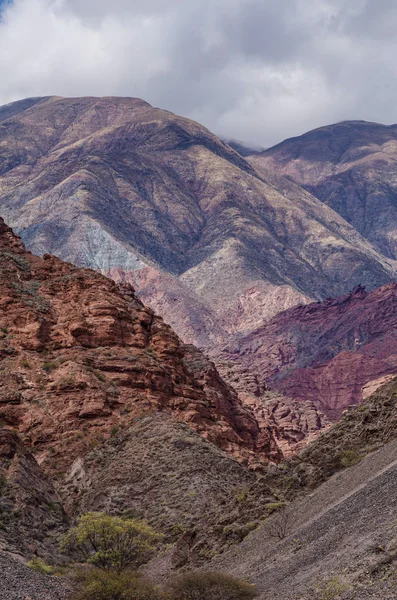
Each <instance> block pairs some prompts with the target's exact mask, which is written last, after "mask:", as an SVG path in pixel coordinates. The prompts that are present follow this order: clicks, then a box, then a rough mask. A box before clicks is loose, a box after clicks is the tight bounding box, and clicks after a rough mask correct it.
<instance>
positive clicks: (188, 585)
mask: <svg viewBox="0 0 397 600" xmlns="http://www.w3.org/2000/svg"><path fill="white" fill-rule="evenodd" d="M167 591H168V594H169V598H170V600H251V599H252V598H255V596H256V595H257V592H256V589H255V586H253V585H251V584H250V583H248V582H247V581H244V580H243V579H238V578H237V577H232V576H231V575H226V574H224V573H217V572H203V571H196V572H195V571H192V572H189V573H183V574H181V575H179V576H177V577H175V578H174V579H173V580H172V581H171V582H170V584H169V586H168V590H167Z"/></svg>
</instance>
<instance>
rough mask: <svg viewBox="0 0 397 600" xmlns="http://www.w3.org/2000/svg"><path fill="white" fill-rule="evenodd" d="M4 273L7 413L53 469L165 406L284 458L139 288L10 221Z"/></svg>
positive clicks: (215, 434)
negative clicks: (42, 248)
mask: <svg viewBox="0 0 397 600" xmlns="http://www.w3.org/2000/svg"><path fill="white" fill-rule="evenodd" d="M0 268H1V280H0V303H1V309H2V311H1V316H0V331H1V340H0V357H1V371H0V374H1V383H2V385H1V392H0V418H1V419H2V421H3V423H5V424H6V425H9V426H12V427H15V428H17V429H18V430H19V431H20V432H21V434H22V435H23V436H24V438H25V440H27V441H28V443H29V444H30V445H31V446H32V447H34V448H35V449H36V451H37V452H38V453H39V456H40V461H41V462H42V464H45V465H46V467H47V469H48V468H51V470H52V472H54V471H55V470H58V471H60V472H62V471H63V470H64V469H65V468H67V467H68V466H69V465H70V464H71V462H72V461H73V459H74V458H76V457H77V456H78V455H79V454H80V453H81V452H83V451H86V450H87V449H88V448H90V447H91V446H93V445H95V444H97V443H99V442H100V441H101V439H104V438H106V437H108V436H109V435H110V434H111V432H112V430H114V429H117V428H123V427H126V426H127V425H128V424H129V423H130V422H131V419H133V418H134V417H136V416H140V415H142V414H145V413H150V412H157V411H162V410H165V411H170V412H172V413H173V414H174V416H175V418H177V419H180V420H184V421H187V422H189V423H190V424H191V425H192V426H193V427H194V428H195V429H196V430H197V431H199V432H200V433H201V434H202V435H203V436H204V437H207V438H208V439H209V440H211V441H213V442H214V443H215V444H217V445H219V446H220V447H221V448H224V449H225V450H227V451H229V452H231V453H232V454H236V456H240V458H243V457H244V456H245V457H246V458H248V457H249V456H250V455H252V456H253V452H254V451H255V456H257V455H258V456H259V455H262V456H263V457H267V458H270V457H273V456H274V457H277V455H278V453H279V452H278V449H277V446H276V444H275V442H274V440H273V439H272V436H271V433H270V431H266V429H263V430H262V431H260V429H259V427H258V423H257V421H256V419H255V417H254V416H253V414H252V412H251V411H250V410H249V409H246V408H244V407H243V406H242V405H241V403H240V401H239V400H238V398H237V394H236V393H235V392H234V390H233V389H232V388H231V387H230V386H228V385H227V384H225V383H224V382H223V380H222V379H221V378H220V376H219V375H218V373H217V371H216V369H215V367H214V366H213V365H212V364H211V363H209V362H208V361H207V360H206V359H205V358H204V356H203V355H202V354H200V353H199V352H198V351H197V350H196V349H195V348H192V347H187V346H185V345H184V344H183V343H182V342H181V341H180V340H179V339H178V337H177V336H176V335H175V333H174V332H173V331H172V330H171V328H170V327H169V326H168V325H166V324H165V323H164V322H163V320H162V319H161V318H160V317H157V316H156V315H155V314H154V313H153V312H152V311H151V310H150V309H148V308H146V307H145V306H144V305H143V304H142V303H141V302H140V301H139V300H138V299H137V298H136V297H135V295H134V292H133V290H132V288H131V287H130V286H117V285H116V284H115V283H114V282H113V281H111V280H110V279H107V278H106V277H104V276H102V275H100V274H98V273H96V272H94V271H90V270H82V269H78V268H76V267H74V266H72V265H70V264H67V263H64V262H62V261H61V260H59V259H57V258H55V257H54V256H50V255H45V256H44V258H39V257H36V256H33V255H31V254H30V253H28V252H26V251H25V249H24V247H23V245H22V243H21V241H20V239H19V238H17V237H16V236H15V235H14V234H13V233H12V231H11V229H9V228H8V227H7V226H6V225H5V224H4V222H3V221H0ZM258 453H259V454H258Z"/></svg>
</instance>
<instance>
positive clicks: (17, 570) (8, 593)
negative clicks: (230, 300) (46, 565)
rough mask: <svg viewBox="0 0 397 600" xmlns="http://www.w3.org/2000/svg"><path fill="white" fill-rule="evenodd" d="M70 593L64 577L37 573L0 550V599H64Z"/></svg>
mask: <svg viewBox="0 0 397 600" xmlns="http://www.w3.org/2000/svg"><path fill="white" fill-rule="evenodd" d="M70 593H71V588H70V585H69V584H68V583H67V582H66V580H65V579H64V578H61V577H51V576H49V575H43V574H42V573H37V572H36V571H33V570H32V569H30V568H29V567H26V566H25V565H24V564H22V563H21V562H20V561H19V560H17V559H15V558H12V557H11V556H9V555H7V554H5V553H2V552H0V599H1V600H64V599H65V600H66V599H67V598H69V597H70Z"/></svg>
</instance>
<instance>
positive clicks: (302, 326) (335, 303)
mask: <svg viewBox="0 0 397 600" xmlns="http://www.w3.org/2000/svg"><path fill="white" fill-rule="evenodd" d="M396 328H397V284H396V283H391V284H389V285H386V286H384V287H381V288H379V289H377V290H374V291H372V292H367V291H366V290H365V289H364V288H363V287H360V286H359V287H357V288H355V289H354V290H353V291H352V292H351V293H350V294H347V295H345V296H341V297H339V298H335V299H329V300H326V301H325V302H319V303H312V304H308V305H306V306H298V307H295V308H291V309H289V310H287V311H285V312H282V313H280V314H279V315H277V316H275V317H274V318H273V319H271V320H270V321H269V322H267V323H266V324H265V325H264V326H262V327H260V328H258V329H256V330H254V331H252V332H250V333H249V334H247V335H245V336H239V337H236V339H235V340H234V341H233V342H231V343H230V344H229V345H227V346H225V347H224V349H223V352H221V353H220V354H218V356H217V362H218V364H219V366H220V368H221V371H222V372H223V371H225V373H226V377H228V378H229V379H231V376H230V375H229V376H228V375H227V369H228V366H230V369H231V372H233V368H234V367H233V365H240V368H241V364H242V365H245V366H246V367H247V368H248V369H249V370H250V372H251V373H255V374H256V376H257V379H258V385H260V384H262V385H263V386H266V385H267V386H269V387H270V388H271V389H274V390H278V391H280V392H283V393H285V394H287V395H288V396H290V397H292V398H294V399H295V400H298V401H303V400H311V401H312V402H313V403H314V405H315V406H316V407H317V408H318V409H320V410H321V411H323V412H324V413H325V414H326V415H328V416H329V417H330V418H331V419H337V418H339V417H340V415H341V413H342V411H343V410H344V409H346V408H347V407H348V406H350V405H352V404H358V403H360V402H361V401H362V400H363V398H365V397H367V396H369V395H370V394H371V392H373V391H375V390H376V388H377V387H379V386H380V385H381V384H382V383H384V382H385V380H386V379H387V378H390V377H391V376H393V375H395V374H396V373H397V341H396ZM233 385H234V386H235V387H236V389H238V390H240V392H241V394H242V397H245V396H247V386H246V384H245V382H244V380H243V379H241V381H238V380H237V381H236V380H234V381H233ZM251 395H252V394H251Z"/></svg>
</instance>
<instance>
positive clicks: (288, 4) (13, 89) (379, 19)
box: [0, 0, 397, 146]
mask: <svg viewBox="0 0 397 600" xmlns="http://www.w3.org/2000/svg"><path fill="white" fill-rule="evenodd" d="M0 10H2V12H1V20H0V79H1V82H2V85H1V90H0V103H7V102H10V101H12V100H16V99H19V98H22V97H27V96H40V95H64V96H72V95H76V96H77V95H128V96H138V97H142V98H144V99H145V100H147V101H148V102H150V103H151V104H154V105H155V106H161V107H162V108H166V109H168V110H172V111H174V112H176V113H178V114H182V115H184V116H188V117H191V118H194V119H197V120H198V121H200V122H201V123H203V124H204V125H206V126H207V127H209V128H210V129H211V130H213V131H214V132H216V133H218V134H220V135H222V136H224V137H229V138H237V139H240V140H246V141H247V142H248V143H255V144H260V145H264V146H267V145H270V144H273V143H277V142H278V141H281V140H282V139H283V138H285V137H290V136H292V135H298V134H300V133H303V132H304V131H307V130H309V129H312V128H314V127H317V126H320V125H324V124H328V123H331V122H335V121H339V120H342V119H367V120H374V121H380V122H385V123H392V122H396V121H397V105H396V103H395V101H394V97H395V95H396V92H397V77H396V75H397V66H396V64H395V55H396V51H397V38H396V36H395V33H394V32H395V31H396V26H397V5H396V4H395V1H394V0H377V2H374V0H283V1H282V2H280V1H279V0H167V2H164V0H145V1H142V0H112V1H111V2H109V0H106V1H105V0H13V2H11V4H9V5H7V3H4V0H3V3H2V0H0Z"/></svg>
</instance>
